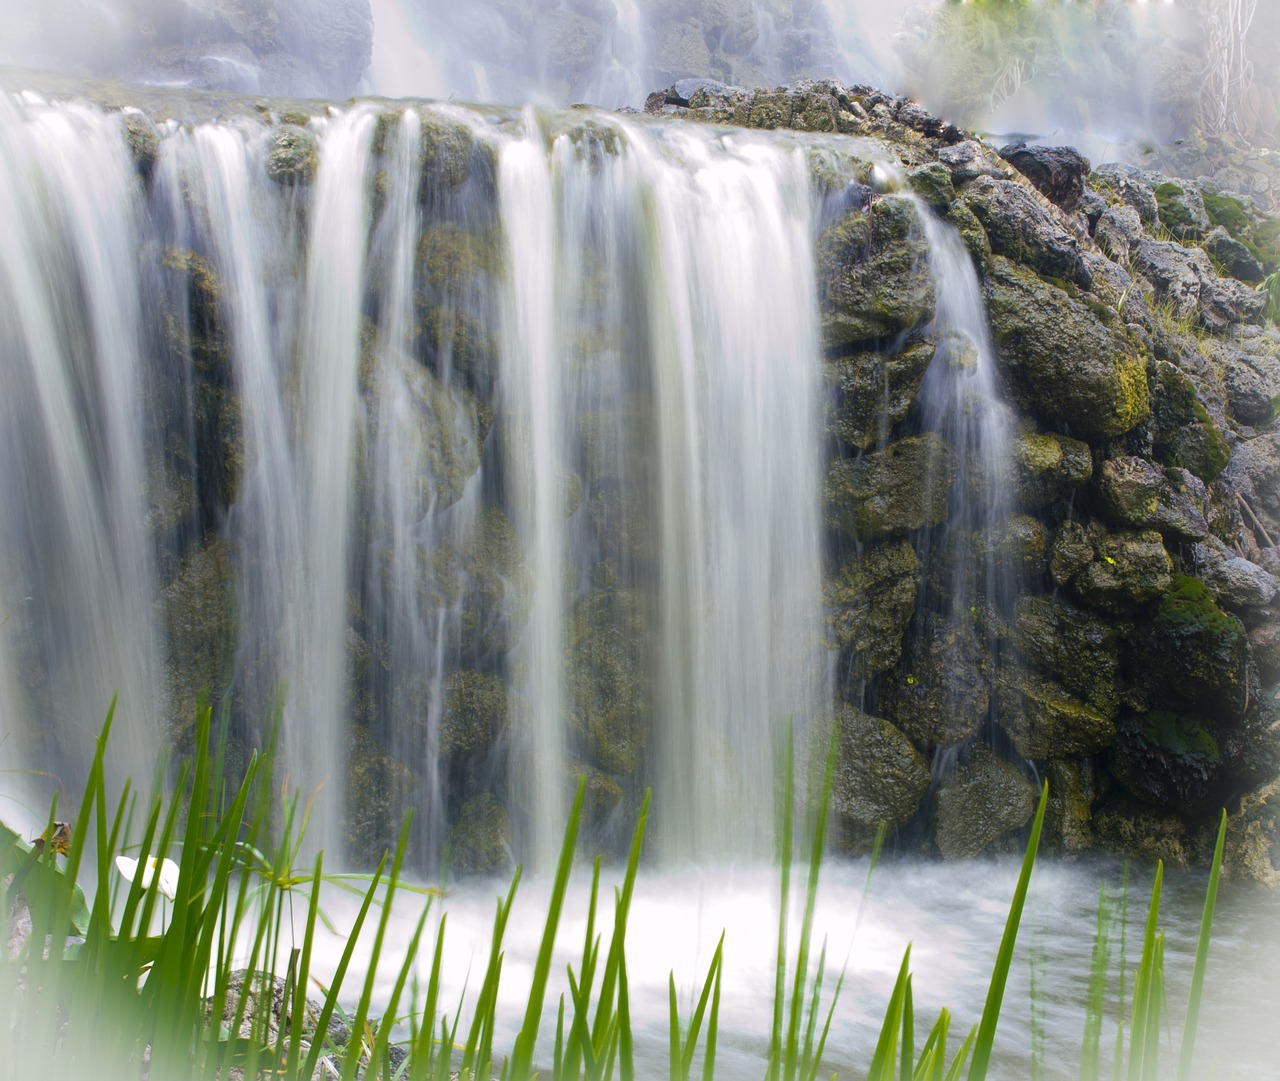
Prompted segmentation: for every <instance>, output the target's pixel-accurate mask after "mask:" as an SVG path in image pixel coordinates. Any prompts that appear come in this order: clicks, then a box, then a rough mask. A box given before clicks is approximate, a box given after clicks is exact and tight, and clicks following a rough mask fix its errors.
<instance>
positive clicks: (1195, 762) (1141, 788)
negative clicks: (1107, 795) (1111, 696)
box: [1107, 710, 1222, 814]
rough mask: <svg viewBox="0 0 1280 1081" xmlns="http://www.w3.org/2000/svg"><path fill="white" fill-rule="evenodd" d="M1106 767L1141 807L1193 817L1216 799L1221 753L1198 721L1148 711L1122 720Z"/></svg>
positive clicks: (1198, 719)
mask: <svg viewBox="0 0 1280 1081" xmlns="http://www.w3.org/2000/svg"><path fill="white" fill-rule="evenodd" d="M1107 765H1108V767H1109V769H1110V770H1111V774H1112V776H1113V777H1115V779H1116V780H1117V781H1118V782H1119V783H1120V785H1121V787H1122V788H1123V789H1124V790H1125V791H1126V792H1128V793H1129V794H1130V795H1132V796H1134V797H1135V798H1137V799H1139V800H1141V801H1142V802H1144V803H1148V804H1151V805H1152V806H1154V807H1160V808H1168V809H1170V810H1177V811H1181V812H1183V813H1188V812H1189V813H1192V814H1195V813H1198V812H1200V811H1202V810H1204V809H1205V808H1206V807H1207V806H1208V804H1209V802H1210V801H1211V800H1212V799H1213V797H1214V794H1215V792H1216V790H1217V787H1218V783H1219V780H1220V773H1221V767H1222V752H1221V750H1220V749H1219V747H1218V741H1217V740H1216V739H1215V738H1214V736H1213V734H1212V733H1211V732H1210V730H1209V729H1208V727H1206V725H1205V723H1204V722H1203V720H1202V719H1200V718H1197V717H1194V716H1189V715H1186V714H1179V713H1173V712H1171V711H1168V710H1152V711H1150V712H1148V713H1145V714H1126V715H1125V716H1123V717H1121V719H1120V721H1119V724H1118V734H1117V736H1116V740H1115V744H1114V745H1113V747H1112V748H1111V751H1110V753H1109V754H1108V755H1107Z"/></svg>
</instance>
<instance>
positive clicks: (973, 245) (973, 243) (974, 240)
mask: <svg viewBox="0 0 1280 1081" xmlns="http://www.w3.org/2000/svg"><path fill="white" fill-rule="evenodd" d="M943 217H944V218H945V219H946V220H947V222H949V223H950V224H951V225H953V226H955V228H956V230H957V231H958V232H959V233H960V239H961V240H963V241H964V246H965V247H966V248H967V249H968V250H969V255H970V257H971V258H972V259H973V261H974V263H975V264H976V265H977V266H978V267H980V268H982V269H984V270H985V269H986V267H987V265H988V264H989V263H990V262H991V240H990V238H989V237H988V236H987V231H986V230H985V229H984V228H983V227H982V222H980V221H979V220H978V216H977V215H976V214H975V213H974V212H973V211H972V210H970V209H969V204H968V203H966V202H964V201H962V200H957V201H956V202H954V203H952V204H951V207H950V208H949V209H948V210H947V212H946V213H945V214H944V215H943Z"/></svg>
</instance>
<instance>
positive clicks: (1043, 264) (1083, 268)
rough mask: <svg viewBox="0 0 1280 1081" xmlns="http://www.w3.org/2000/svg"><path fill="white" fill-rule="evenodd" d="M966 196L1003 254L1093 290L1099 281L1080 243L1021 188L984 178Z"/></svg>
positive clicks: (973, 184) (992, 246) (1055, 276)
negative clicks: (1085, 257) (1090, 286)
mask: <svg viewBox="0 0 1280 1081" xmlns="http://www.w3.org/2000/svg"><path fill="white" fill-rule="evenodd" d="M964 196H965V200H966V201H967V202H968V204H969V206H970V208H971V209H972V210H973V212H974V213H975V214H976V215H977V216H978V220H979V221H980V222H982V225H983V228H984V229H986V231H987V236H988V237H989V238H990V240H991V250H992V251H993V252H995V253H996V254H997V255H1004V256H1007V257H1008V258H1010V259H1013V260H1014V261H1016V262H1019V263H1025V264H1027V265H1028V266H1031V267H1034V268H1035V270H1036V271H1038V272H1039V273H1040V274H1042V275H1044V276H1046V277H1051V278H1062V279H1064V280H1066V281H1071V282H1075V283H1076V284H1077V285H1079V286H1080V287H1081V288H1082V289H1087V288H1089V285H1090V283H1091V282H1092V280H1093V279H1092V276H1091V275H1090V273H1089V268H1088V265H1087V264H1086V263H1085V260H1084V258H1083V256H1082V254H1081V252H1080V242H1079V241H1078V240H1077V239H1076V238H1075V237H1074V236H1072V235H1071V234H1070V233H1068V232H1067V231H1066V230H1065V229H1063V228H1062V226H1061V225H1059V224H1058V223H1057V222H1056V221H1055V220H1054V219H1053V217H1052V216H1050V214H1049V212H1048V211H1046V210H1045V208H1044V207H1043V206H1041V205H1040V204H1039V203H1038V202H1037V201H1036V200H1035V198H1033V196H1032V195H1031V193H1030V192H1028V191H1027V189H1026V188H1024V187H1023V186H1022V185H1021V184H1018V183H1016V182H1015V181H1012V180H997V179H995V178H994V177H989V176H983V177H978V179H976V180H975V181H973V183H972V184H970V185H969V186H968V187H967V188H965V192H964Z"/></svg>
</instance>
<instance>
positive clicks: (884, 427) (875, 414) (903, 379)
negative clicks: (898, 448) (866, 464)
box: [828, 341, 934, 450]
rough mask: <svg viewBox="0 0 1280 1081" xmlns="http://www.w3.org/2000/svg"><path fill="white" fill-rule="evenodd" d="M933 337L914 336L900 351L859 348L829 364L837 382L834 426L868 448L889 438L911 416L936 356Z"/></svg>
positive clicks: (835, 430)
mask: <svg viewBox="0 0 1280 1081" xmlns="http://www.w3.org/2000/svg"><path fill="white" fill-rule="evenodd" d="M933 354H934V346H933V344H932V343H931V342H923V341H922V342H912V343H910V344H909V345H907V346H906V347H905V348H903V349H902V350H901V351H900V352H897V353H887V354H886V353H857V354H854V355H853V356H848V357H841V358H839V359H838V360H834V361H832V362H831V364H830V365H828V379H829V381H830V383H831V384H832V385H833V386H834V387H835V388H836V392H837V400H836V402H835V404H834V405H833V408H832V410H831V420H830V423H829V425H828V430H829V431H830V432H832V433H833V434H834V435H836V436H838V437H839V438H840V439H842V440H844V441H845V442H846V443H848V444H849V445H850V446H853V447H857V448H858V449H859V450H867V449H868V448H870V447H872V446H874V445H875V444H876V443H879V442H882V441H885V440H887V438H888V436H889V434H890V433H891V432H892V431H893V429H894V427H895V426H896V425H898V424H900V423H901V422H902V421H904V420H906V418H907V414H908V413H909V412H910V411H911V407H912V405H913V404H914V403H915V400H916V395H917V394H918V393H919V392H920V385H921V383H922V382H923V381H924V373H925V371H926V370H927V369H928V367H929V362H930V361H931V360H932V359H933Z"/></svg>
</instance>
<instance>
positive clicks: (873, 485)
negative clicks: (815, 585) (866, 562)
mask: <svg viewBox="0 0 1280 1081" xmlns="http://www.w3.org/2000/svg"><path fill="white" fill-rule="evenodd" d="M955 469H956V467H955V455H954V452H953V451H952V450H951V448H950V447H949V446H948V445H947V443H946V441H945V440H944V439H942V437H941V436H939V435H937V434H935V433H933V432H927V433H925V434H924V435H920V436H912V437H910V438H907V439H900V440H898V441H897V442H896V443H890V444H889V446H887V447H885V449H884V450H881V451H874V452H872V453H870V454H864V455H862V456H861V457H859V458H854V459H849V458H841V459H838V460H836V461H835V462H833V463H832V464H831V468H830V469H829V470H828V472H827V480H826V485H825V488H824V493H823V500H824V507H825V517H826V522H827V525H828V526H829V527H830V528H832V529H834V530H836V531H837V532H839V533H843V534H845V535H846V536H848V537H853V538H859V539H862V540H871V539H874V538H876V537H887V536H892V535H894V534H902V533H910V532H912V531H913V530H917V529H920V528H922V527H924V526H928V525H938V524H940V523H941V522H944V521H946V517H947V495H948V492H949V491H950V488H951V485H952V483H953V482H954V480H955Z"/></svg>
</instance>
